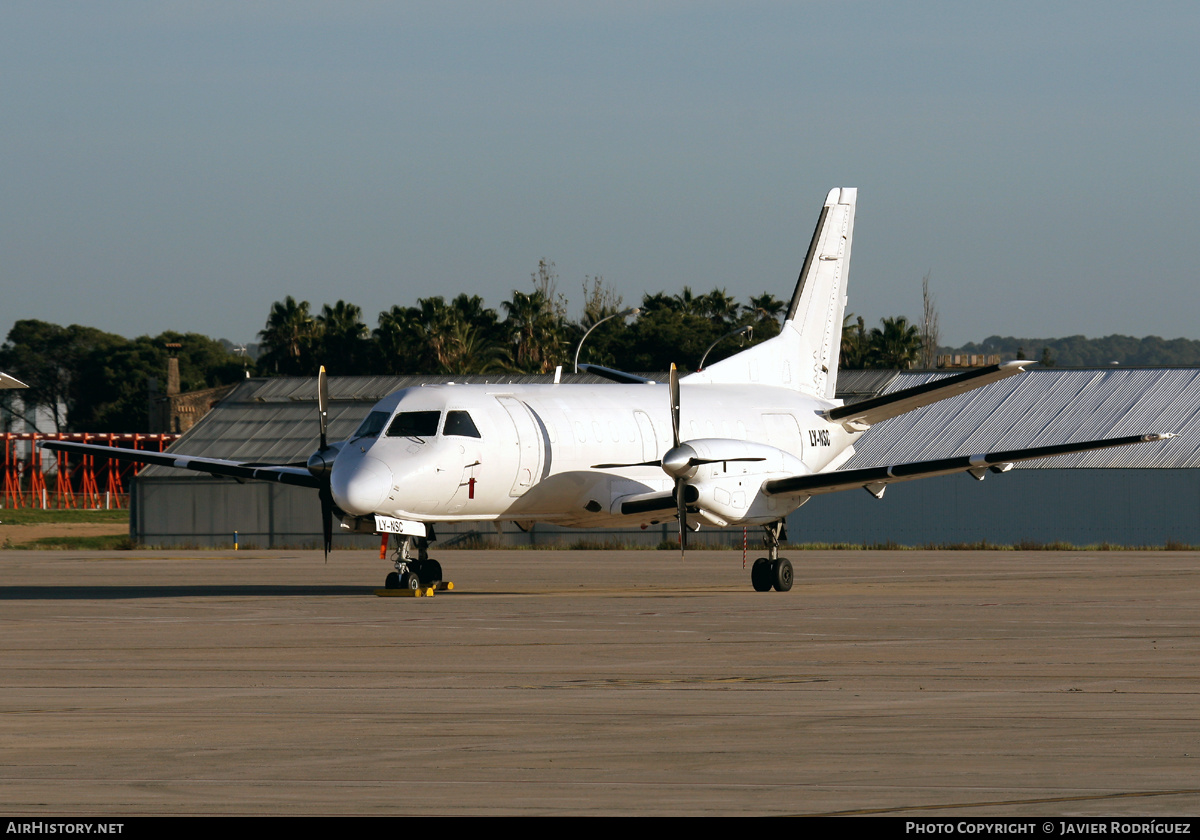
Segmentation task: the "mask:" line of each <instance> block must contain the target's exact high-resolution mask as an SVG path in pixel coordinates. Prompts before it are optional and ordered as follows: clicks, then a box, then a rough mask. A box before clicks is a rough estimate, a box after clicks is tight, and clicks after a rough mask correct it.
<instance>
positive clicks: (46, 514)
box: [0, 507, 129, 525]
mask: <svg viewBox="0 0 1200 840" xmlns="http://www.w3.org/2000/svg"><path fill="white" fill-rule="evenodd" d="M128 521H129V511H128V510H123V509H120V508H117V509H115V510H82V509H80V508H62V509H59V508H48V509H46V510H43V509H42V508H27V507H25V508H0V523H3V524H4V525H52V524H54V523H59V522H93V523H94V522H128Z"/></svg>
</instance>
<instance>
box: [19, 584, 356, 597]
mask: <svg viewBox="0 0 1200 840" xmlns="http://www.w3.org/2000/svg"><path fill="white" fill-rule="evenodd" d="M374 591H375V590H374V587H370V586H324V585H323V586H301V585H290V586H289V585H285V584H243V585H237V586H230V585H220V584H217V585H210V586H204V585H196V586H188V585H183V586H179V585H164V586H120V585H117V586H78V585H70V584H67V585H63V586H0V601H119V600H136V599H140V598H308V597H315V596H332V597H344V596H346V595H369V594H371V593H372V592H374Z"/></svg>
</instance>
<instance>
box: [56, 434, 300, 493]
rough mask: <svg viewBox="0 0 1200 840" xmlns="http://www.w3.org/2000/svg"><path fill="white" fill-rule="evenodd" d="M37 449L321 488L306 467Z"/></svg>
mask: <svg viewBox="0 0 1200 840" xmlns="http://www.w3.org/2000/svg"><path fill="white" fill-rule="evenodd" d="M40 446H41V447H42V449H50V450H54V451H58V452H74V453H76V454H79V455H93V456H95V457H97V458H111V459H113V460H116V461H133V462H135V463H138V464H157V465H158V466H160V467H174V468H176V469H181V470H196V471H197V472H206V473H210V474H212V475H223V476H228V477H229V478H238V479H242V478H251V479H257V480H258V481H278V482H279V483H281V484H294V485H296V486H297V487H314V488H318V489H320V488H321V487H322V483H321V480H320V479H319V478H317V477H316V476H315V475H313V474H312V473H310V472H309V471H308V469H307V468H306V467H298V466H290V465H278V466H275V465H264V464H248V463H243V462H241V461H225V460H222V459H220V458H198V457H196V456H194V455H172V454H171V453H169V452H147V451H146V450H144V449H121V448H120V447H116V446H97V445H96V444H92V443H71V442H69V441H65V440H46V441H42V442H41V444H40Z"/></svg>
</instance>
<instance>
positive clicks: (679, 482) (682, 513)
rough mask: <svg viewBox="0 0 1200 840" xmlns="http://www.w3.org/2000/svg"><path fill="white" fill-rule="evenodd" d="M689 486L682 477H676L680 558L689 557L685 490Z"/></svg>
mask: <svg viewBox="0 0 1200 840" xmlns="http://www.w3.org/2000/svg"><path fill="white" fill-rule="evenodd" d="M686 488H687V484H685V483H684V480H683V479H682V478H677V479H675V502H676V503H677V504H678V505H679V559H680V560H686V559H687V532H688V528H687V501H686V500H685V499H684V497H683V491H684V490H685V489H686Z"/></svg>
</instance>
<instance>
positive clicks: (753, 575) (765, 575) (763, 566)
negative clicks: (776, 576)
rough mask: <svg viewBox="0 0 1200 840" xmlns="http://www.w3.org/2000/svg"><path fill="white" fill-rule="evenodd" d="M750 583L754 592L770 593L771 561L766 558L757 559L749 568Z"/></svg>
mask: <svg viewBox="0 0 1200 840" xmlns="http://www.w3.org/2000/svg"><path fill="white" fill-rule="evenodd" d="M750 583H751V584H752V585H753V586H754V591H755V592H770V591H771V584H772V572H771V561H770V560H768V559H767V558H766V557H759V558H758V559H757V560H755V561H754V565H753V566H751V567H750Z"/></svg>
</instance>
